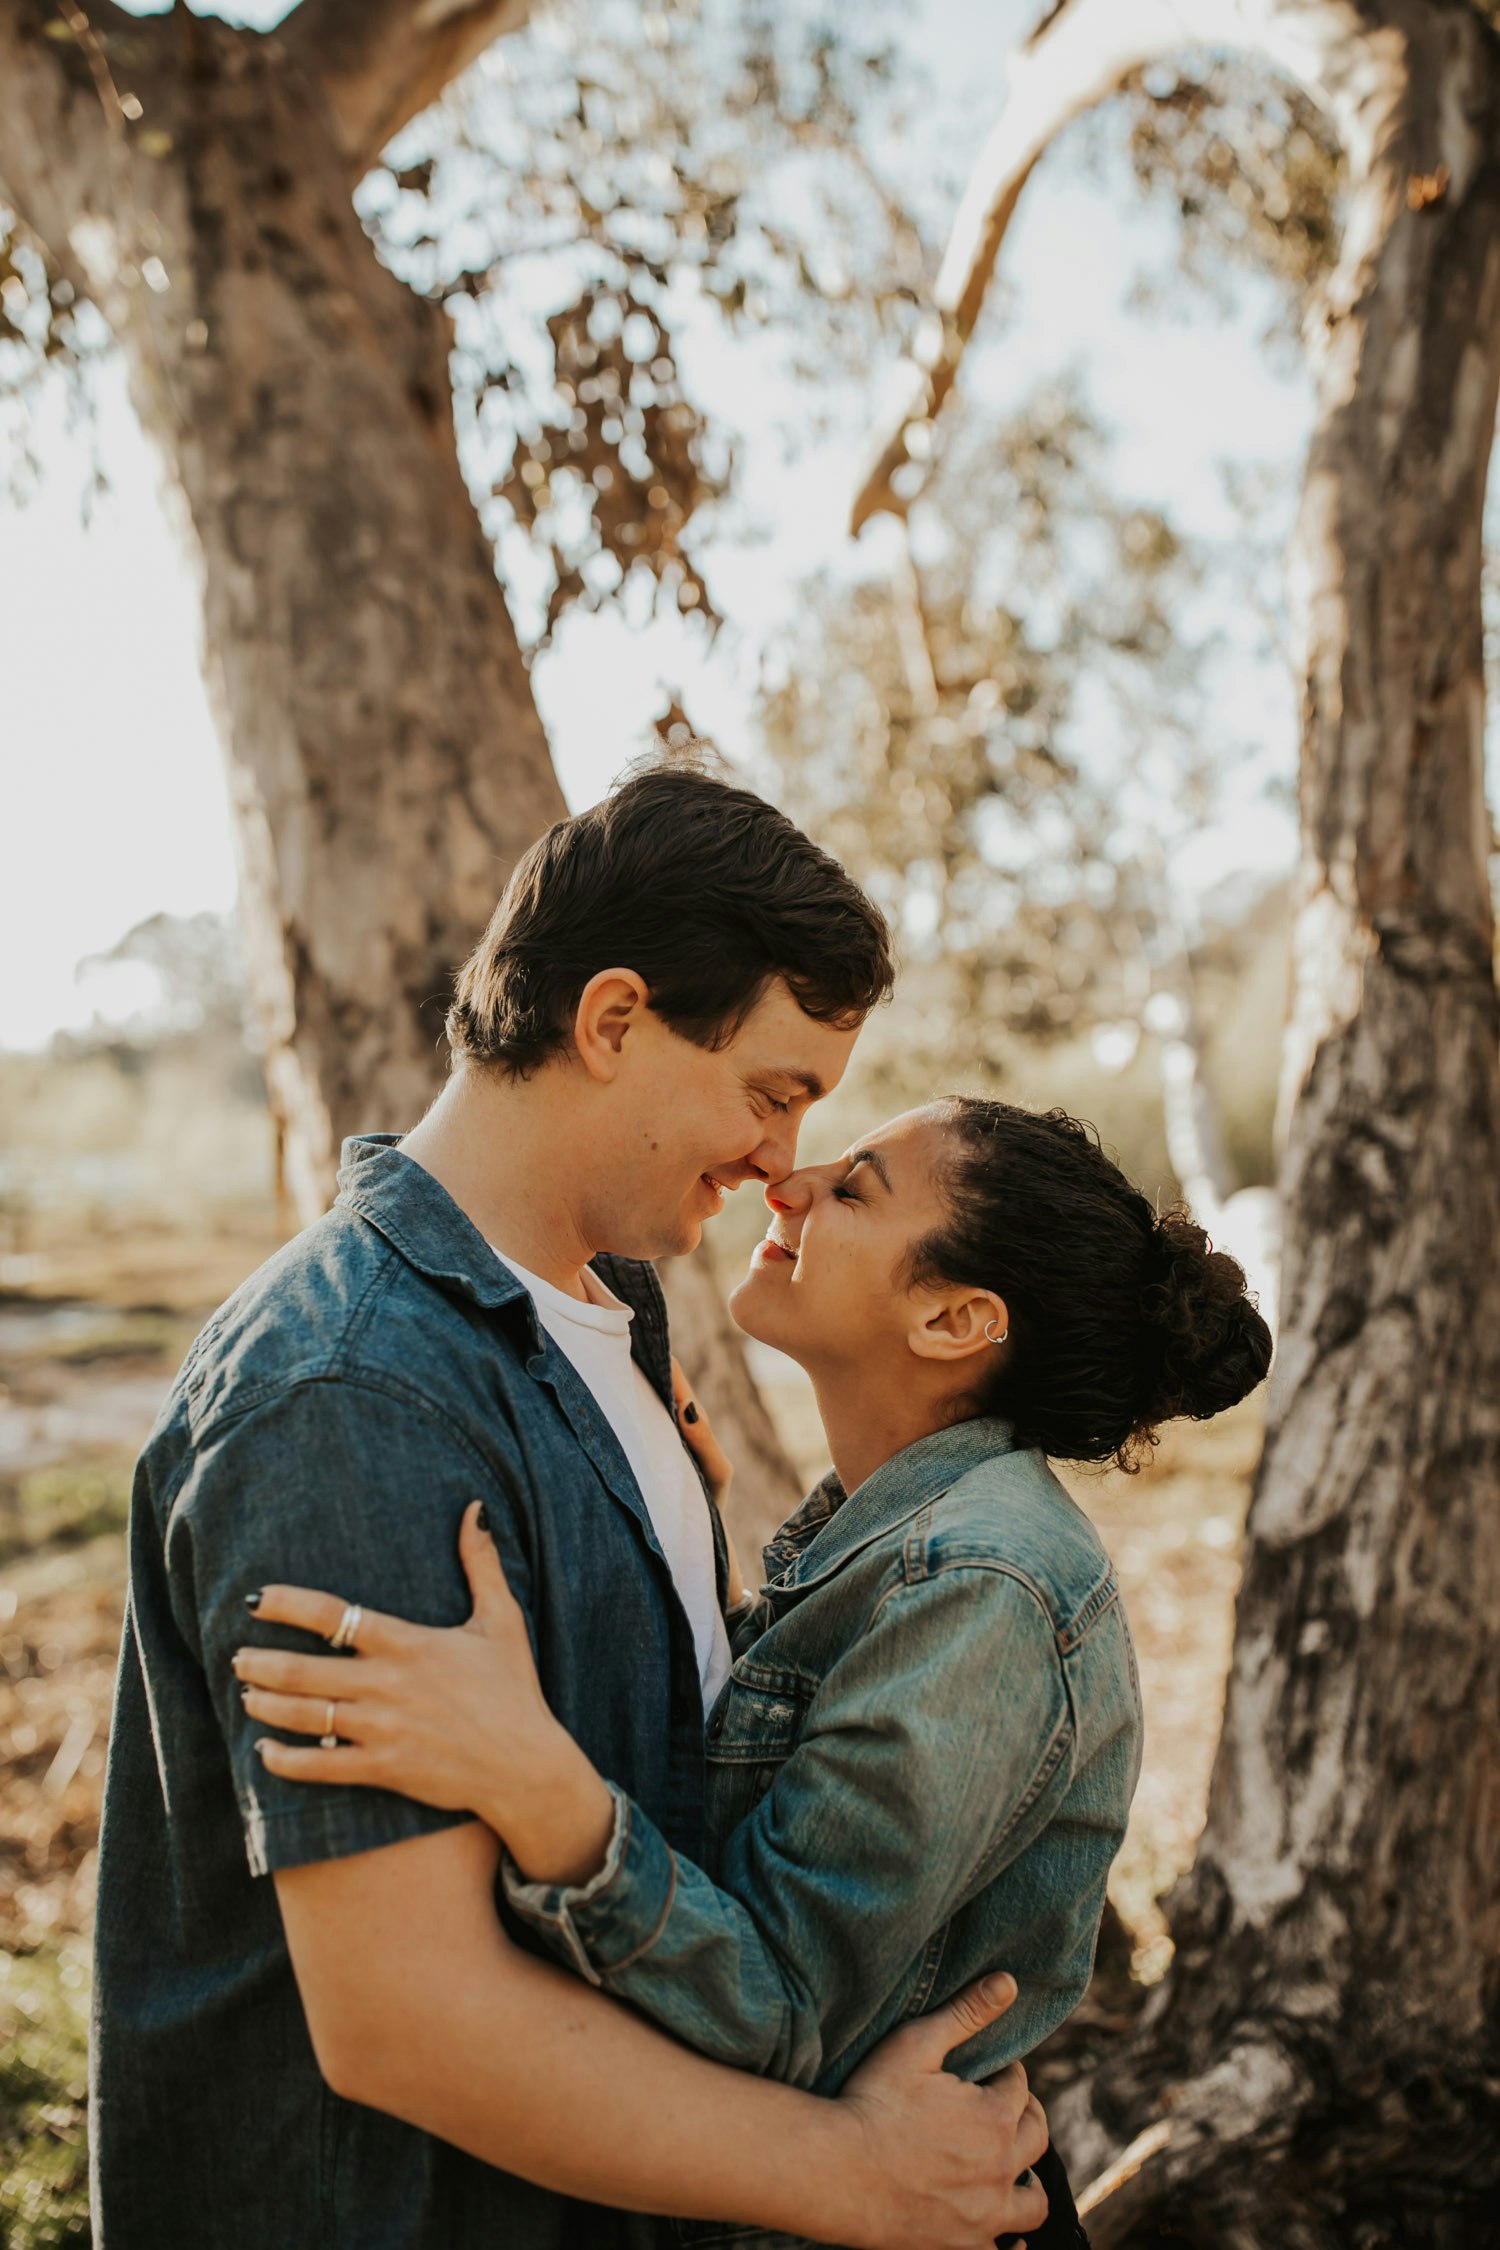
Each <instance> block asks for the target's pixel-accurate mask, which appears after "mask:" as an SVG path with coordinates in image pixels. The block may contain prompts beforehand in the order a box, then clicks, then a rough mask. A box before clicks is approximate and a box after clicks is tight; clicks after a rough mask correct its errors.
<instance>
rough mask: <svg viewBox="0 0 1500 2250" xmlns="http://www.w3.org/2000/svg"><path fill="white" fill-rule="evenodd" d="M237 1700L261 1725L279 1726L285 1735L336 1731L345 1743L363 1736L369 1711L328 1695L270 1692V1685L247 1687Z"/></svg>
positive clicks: (358, 1740) (318, 1733) (320, 1733)
mask: <svg viewBox="0 0 1500 2250" xmlns="http://www.w3.org/2000/svg"><path fill="white" fill-rule="evenodd" d="M240 1701H241V1702H242V1703H243V1704H244V1706H245V1709H246V1711H247V1712H248V1713H249V1715H250V1717H251V1718H252V1719H256V1720H258V1721H259V1722H260V1724H261V1725H262V1726H267V1727H282V1728H284V1729H285V1731H286V1732H287V1733H288V1734H315V1735H318V1736H320V1737H321V1736H322V1735H325V1734H336V1735H338V1737H339V1738H340V1740H341V1741H344V1742H361V1741H363V1740H364V1739H365V1729H366V1725H367V1720H368V1712H367V1710H366V1709H365V1707H364V1706H362V1705H361V1704H358V1703H341V1702H339V1701H338V1700H337V1698H335V1697H332V1696H327V1695H323V1696H309V1695H273V1694H272V1693H271V1691H270V1689H269V1688H246V1689H245V1691H244V1693H243V1694H242V1695H241V1697H240Z"/></svg>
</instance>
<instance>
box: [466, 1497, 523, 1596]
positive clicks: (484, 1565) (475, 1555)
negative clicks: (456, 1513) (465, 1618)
mask: <svg viewBox="0 0 1500 2250" xmlns="http://www.w3.org/2000/svg"><path fill="white" fill-rule="evenodd" d="M458 1559H459V1561H460V1562H461V1563H462V1564H463V1566H464V1576H465V1577H466V1578H467V1579H468V1581H469V1591H470V1593H471V1594H472V1595H473V1597H474V1614H473V1616H472V1617H471V1618H470V1620H469V1622H470V1624H471V1625H478V1626H480V1627H484V1626H486V1625H489V1624H495V1623H498V1622H500V1621H501V1620H504V1621H505V1622H507V1623H515V1622H517V1621H519V1620H520V1618H521V1605H520V1603H519V1602H518V1601H517V1600H516V1597H515V1595H514V1594H513V1593H512V1592H511V1590H510V1586H509V1583H508V1582H507V1579H506V1576H505V1570H504V1566H503V1565H502V1563H501V1561H500V1550H499V1549H498V1548H497V1546H496V1545H495V1542H494V1539H493V1537H492V1536H491V1533H490V1522H489V1517H488V1515H487V1514H486V1512H485V1506H484V1502H483V1501H482V1500H476V1501H474V1502H473V1503H472V1505H471V1506H469V1507H467V1508H465V1510H464V1518H463V1522H462V1523H461V1524H460V1525H459V1527H458Z"/></svg>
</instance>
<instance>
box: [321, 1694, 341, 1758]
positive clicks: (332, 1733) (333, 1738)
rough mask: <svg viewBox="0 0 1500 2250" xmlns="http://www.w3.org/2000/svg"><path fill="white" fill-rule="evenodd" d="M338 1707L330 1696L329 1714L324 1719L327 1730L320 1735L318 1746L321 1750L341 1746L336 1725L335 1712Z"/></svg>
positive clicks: (335, 1748)
mask: <svg viewBox="0 0 1500 2250" xmlns="http://www.w3.org/2000/svg"><path fill="white" fill-rule="evenodd" d="M337 1709H338V1705H337V1704H336V1703H335V1702H334V1700H333V1697H332V1696H330V1697H329V1698H328V1716H327V1717H326V1718H325V1719H324V1721H323V1725H324V1727H325V1729H326V1730H327V1731H326V1732H325V1733H324V1734H321V1735H320V1736H319V1737H318V1748H319V1749H320V1750H337V1748H338V1747H339V1738H338V1730H337V1728H336V1727H335V1725H334V1713H335V1712H336V1711H337Z"/></svg>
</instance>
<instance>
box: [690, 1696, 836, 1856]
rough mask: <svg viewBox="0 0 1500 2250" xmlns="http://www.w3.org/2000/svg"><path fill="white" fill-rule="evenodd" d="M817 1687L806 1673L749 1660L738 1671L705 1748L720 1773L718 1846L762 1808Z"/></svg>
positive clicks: (715, 1789) (713, 1788) (713, 1800)
mask: <svg viewBox="0 0 1500 2250" xmlns="http://www.w3.org/2000/svg"><path fill="white" fill-rule="evenodd" d="M817 1686H818V1683H817V1681H816V1680H814V1679H811V1678H810V1677H809V1676H808V1675H807V1674H806V1673H805V1672H798V1671H795V1670H791V1669H787V1668H785V1667H781V1666H776V1667H772V1666H770V1665H765V1664H756V1663H754V1662H752V1661H751V1660H750V1659H748V1658H745V1657H742V1658H741V1659H740V1661H739V1663H738V1664H737V1665H736V1666H735V1668H734V1670H733V1672H732V1673H731V1674H730V1677H729V1684H728V1686H727V1687H726V1688H725V1690H724V1693H723V1695H722V1696H721V1697H720V1699H719V1701H718V1703H717V1705H716V1706H715V1708H714V1714H713V1717H712V1718H711V1719H710V1720H709V1723H708V1737H707V1742H706V1744H705V1748H706V1750H707V1755H708V1762H709V1764H710V1765H711V1766H716V1767H718V1768H719V1769H720V1771H719V1772H718V1773H717V1774H716V1775H715V1777H714V1779H713V1781H712V1783H711V1784H710V1787H709V1791H708V1797H709V1803H710V1805H711V1806H712V1808H713V1829H714V1835H715V1838H716V1839H717V1840H719V1841H722V1839H723V1838H724V1837H725V1836H727V1835H728V1833H729V1831H730V1830H731V1829H732V1828H735V1827H737V1826H738V1825H739V1823H740V1822H741V1821H742V1820H743V1819H744V1818H745V1815H746V1814H747V1813H748V1812H750V1811H751V1810H752V1808H753V1807H754V1806H756V1805H758V1804H759V1802H760V1800H761V1798H762V1797H763V1796H764V1795H765V1793H766V1791H767V1790H768V1789H769V1788H770V1786H771V1784H772V1782H773V1781H774V1780H775V1779H776V1775H777V1773H778V1771H779V1770H780V1768H781V1767H782V1766H784V1765H785V1763H786V1761H787V1759H788V1758H789V1757H790V1756H791V1754H792V1752H793V1751H794V1750H795V1749H796V1747H797V1744H798V1742H799V1741H800V1740H801V1739H802V1734H803V1730H804V1728H805V1727H806V1725H807V1713H808V1709H809V1707H810V1705H811V1703H812V1699H813V1697H814V1695H815V1694H816V1693H817Z"/></svg>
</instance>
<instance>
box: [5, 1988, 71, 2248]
mask: <svg viewBox="0 0 1500 2250" xmlns="http://www.w3.org/2000/svg"><path fill="white" fill-rule="evenodd" d="M87 1993H88V1983H87V1971H86V1966H85V1961H84V1956H83V1948H82V1947H81V1946H79V1945H76V1944H75V1945H68V1946H64V1947H63V1948H62V1949H61V1950H49V1951H48V1952H45V1953H41V1954H34V1955H31V1956H29V1957H28V1956H18V1955H15V1954H0V2241H3V2243H4V2244H5V2250H58V2246H60V2245H62V2244H65V2243H87V2242H88V2241H89V2239H90V2230H89V2216H88V2152H87V2142H86V2132H85V2108H84V2104H85V2096H86V2089H87V2076H88V2069H87V2060H86V2040H87V2033H88V1998H87Z"/></svg>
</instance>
